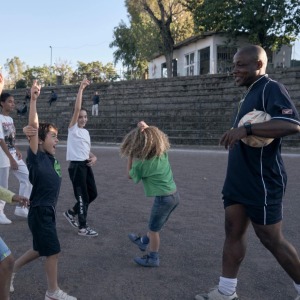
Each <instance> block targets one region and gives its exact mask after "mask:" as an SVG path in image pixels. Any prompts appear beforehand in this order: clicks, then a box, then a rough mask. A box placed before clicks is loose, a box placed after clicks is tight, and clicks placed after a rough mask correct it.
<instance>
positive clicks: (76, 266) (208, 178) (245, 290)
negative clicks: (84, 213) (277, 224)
mask: <svg viewBox="0 0 300 300" xmlns="http://www.w3.org/2000/svg"><path fill="white" fill-rule="evenodd" d="M25 149H26V147H25V145H23V146H21V150H22V151H23V153H24V155H26V151H25ZM65 151H66V148H65V146H63V145H62V146H60V147H58V148H57V158H58V160H59V161H60V162H61V165H62V174H63V183H62V188H61V193H60V197H59V202H58V206H57V229H58V234H59V238H60V242H61V247H62V252H61V255H60V260H59V284H60V287H61V288H62V289H63V290H65V291H66V292H68V293H70V294H71V295H74V296H76V297H78V299H80V300H112V299H129V300H161V299H162V300H165V299H166V300H167V299H174V300H188V299H193V298H194V296H195V294H197V293H200V292H203V291H207V290H208V289H209V288H211V287H213V286H215V285H216V284H217V282H218V278H219V276H220V270H221V253H222V245H223V240H224V229H223V221H224V211H223V206H222V201H221V189H222V185H223V181H224V177H225V171H226V165H227V153H226V151H223V149H222V148H219V149H217V150H207V151H205V150H196V149H174V150H171V151H170V161H171V164H172V167H173V172H174V177H175V180H176V183H177V186H178V190H179V192H180V194H181V203H180V205H179V207H178V208H177V210H176V211H175V212H174V213H173V215H172V216H171V218H170V220H169V222H168V224H167V226H166V227H165V228H164V229H163V231H162V232H161V250H160V260H161V265H160V267H159V268H143V267H140V266H137V265H136V264H135V263H134V262H133V260H132V259H133V258H134V257H135V256H137V255H141V254H143V253H142V252H140V251H139V249H138V248H137V247H135V245H133V244H131V242H130V241H129V239H128V238H127V234H128V233H129V232H137V233H144V232H146V230H147V221H148V216H149V214H150V208H151V205H152V199H151V198H149V199H147V198H146V197H145V196H144V192H143V187H142V184H138V185H135V184H133V183H132V182H131V181H130V180H129V179H127V176H126V171H125V169H126V161H125V160H124V159H121V158H120V156H119V153H118V148H117V147H116V146H95V147H94V148H93V150H92V151H93V152H94V153H95V154H96V155H97V156H98V162H97V165H96V166H95V167H94V173H95V177H96V181H97V186H98V192H99V196H98V198H97V200H96V201H95V202H94V203H93V204H91V206H90V210H89V219H88V221H89V225H90V226H91V227H92V228H94V229H95V230H96V231H98V233H99V236H98V237H96V238H86V237H81V236H78V235H77V231H76V230H75V229H74V228H72V227H71V226H70V225H69V223H68V222H67V221H66V220H65V219H64V217H63V215H62V213H63V212H64V211H65V210H66V209H67V208H69V207H70V206H71V205H73V203H74V196H73V191H72V186H71V183H70V180H69V178H68V173H67V166H68V164H67V162H66V161H65ZM299 158H300V156H299V155H297V154H294V155H293V154H289V155H285V156H284V160H285V163H286V167H287V171H288V175H289V181H288V186H287V193H286V197H285V210H284V233H285V236H286V238H287V239H288V240H290V241H291V242H292V243H293V244H294V246H295V247H296V248H297V249H298V250H299V251H300V239H299V215H300V204H299V192H298V191H299V190H298V188H299V170H300V159H299ZM10 180H11V181H10V183H11V184H10V188H11V189H12V190H14V191H17V182H16V179H15V178H14V177H11V179H10ZM49 184H51V183H50V182H49ZM13 209H14V208H13V207H12V206H10V205H7V206H6V215H7V216H8V217H9V218H10V219H11V220H12V221H13V223H12V224H11V225H0V232H1V236H2V238H3V239H4V240H5V241H6V243H7V244H8V245H9V247H10V248H11V250H12V252H13V254H14V256H15V257H16V258H17V257H19V256H20V255H21V254H23V252H25V251H26V250H28V249H29V248H30V247H31V242H32V240H31V234H30V232H29V229H28V226H27V222H26V220H24V219H22V218H19V217H16V216H14V215H13ZM248 241H249V242H248V252H247V255H246V259H245V260H244V262H243V264H242V267H241V270H240V274H239V283H238V294H239V296H240V299H242V300H250V299H260V300H282V299H285V300H288V299H294V297H295V294H296V293H295V290H294V287H293V285H292V281H291V280H290V279H289V277H288V276H287V275H286V274H285V273H284V271H283V270H282V269H281V268H280V266H279V265H278V264H277V262H276V261H275V259H274V258H273V257H272V255H271V254H270V253H269V252H268V251H267V250H265V249H264V248H263V246H262V245H261V244H260V242H259V241H258V239H257V238H256V237H255V235H254V233H253V230H252V228H250V230H249V239H248ZM43 264H44V259H43V258H41V259H39V260H37V261H35V262H33V263H31V264H29V265H27V266H25V267H24V268H23V269H22V270H21V271H20V272H19V273H18V274H17V277H16V280H15V292H14V293H13V294H12V297H11V299H12V300H31V299H32V300H43V299H44V294H45V291H46V286H47V285H46V278H45V274H44V265H43Z"/></svg>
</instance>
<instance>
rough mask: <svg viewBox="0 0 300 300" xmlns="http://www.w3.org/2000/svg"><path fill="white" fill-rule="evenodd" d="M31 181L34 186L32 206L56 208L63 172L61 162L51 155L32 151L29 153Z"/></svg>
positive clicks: (31, 197)
mask: <svg viewBox="0 0 300 300" xmlns="http://www.w3.org/2000/svg"><path fill="white" fill-rule="evenodd" d="M27 166H28V170H29V180H30V183H31V184H32V192H31V195H30V206H32V207H35V206H53V207H55V206H56V203H57V199H58V195H59V190H60V185H61V170H60V164H59V162H58V161H57V160H56V159H55V158H54V157H53V156H52V155H50V154H48V153H46V152H41V151H38V152H37V154H34V153H33V152H32V151H31V149H30V148H29V149H28V152H27Z"/></svg>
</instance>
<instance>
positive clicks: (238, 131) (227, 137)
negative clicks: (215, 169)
mask: <svg viewBox="0 0 300 300" xmlns="http://www.w3.org/2000/svg"><path fill="white" fill-rule="evenodd" d="M246 136H247V132H246V128H245V127H244V126H241V127H238V128H232V129H230V130H228V131H226V132H225V133H224V134H223V135H222V137H221V139H220V145H223V146H225V149H228V148H229V149H232V148H233V147H234V145H235V144H236V142H237V141H239V140H241V139H243V138H244V137H246Z"/></svg>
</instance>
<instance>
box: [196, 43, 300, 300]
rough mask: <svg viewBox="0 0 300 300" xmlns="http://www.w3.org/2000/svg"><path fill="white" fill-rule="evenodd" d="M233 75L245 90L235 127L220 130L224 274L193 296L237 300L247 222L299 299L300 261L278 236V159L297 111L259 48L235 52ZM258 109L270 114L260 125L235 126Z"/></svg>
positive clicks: (281, 174)
mask: <svg viewBox="0 0 300 300" xmlns="http://www.w3.org/2000/svg"><path fill="white" fill-rule="evenodd" d="M233 62H234V70H233V76H234V78H235V83H236V84H237V85H238V86H245V87H246V88H248V89H247V91H246V93H245V95H244V97H243V99H242V100H241V102H240V104H239V109H238V112H237V115H236V118H235V121H234V124H233V128H232V129H231V130H228V131H227V132H225V133H224V134H223V136H222V137H221V140H220V144H221V145H224V146H225V148H226V149H229V156H228V167H227V175H226V179H225V183H224V187H223V191H222V194H223V201H224V208H225V232H226V237H225V242H224V247H223V260H222V276H221V277H220V280H219V285H218V287H217V288H216V289H214V290H212V291H211V292H209V293H208V294H202V295H196V297H195V299H197V300H204V299H206V300H213V299H215V300H222V299H224V300H226V299H227V300H237V299H238V296H237V294H236V286H237V275H238V271H239V267H240V264H241V262H242V261H243V259H244V256H245V253H246V231H247V228H248V226H249V224H250V223H251V224H252V226H253V228H254V231H255V233H256V235H257V237H258V238H259V239H260V241H261V242H262V244H263V245H264V246H265V247H266V248H267V249H268V250H269V251H270V252H271V253H272V254H273V255H274V257H275V258H276V259H277V261H278V262H279V264H280V265H281V266H282V268H283V269H284V270H285V271H286V272H287V274H288V275H289V276H290V277H291V279H292V280H293V281H294V285H295V288H296V290H297V293H298V296H297V297H296V300H300V260H299V256H298V254H297V252H296V250H295V248H294V247H293V246H292V245H291V244H290V243H289V242H288V241H287V240H285V238H284V236H283V234H282V230H281V229H282V197H283V195H284V192H285V187H286V179H287V177H286V172H285V168H284V165H283V161H282V157H281V141H282V137H284V136H287V135H290V134H294V133H298V132H299V131H300V126H299V125H300V121H299V115H298V112H297V111H296V108H295V106H294V104H293V103H292V101H291V99H290V97H289V95H288V92H287V91H286V89H285V88H284V86H283V85H281V84H280V83H278V82H275V81H273V80H271V79H270V78H268V75H266V67H267V55H266V52H265V51H264V50H263V49H262V48H261V47H259V46H254V45H251V46H247V47H244V48H242V49H240V50H239V51H238V52H237V53H236V54H235V56H234V59H233ZM253 110H260V111H264V112H266V113H268V114H269V115H271V120H270V121H267V122H264V123H257V124H252V125H251V124H249V123H248V124H245V125H244V126H241V127H237V126H238V123H239V120H240V119H241V118H242V117H243V116H244V115H245V114H247V113H248V112H250V111H253ZM252 134H253V135H255V136H260V137H266V138H274V140H273V142H272V143H270V144H269V145H267V146H265V147H262V148H253V147H250V146H248V145H246V144H245V143H243V142H242V141H241V139H243V138H245V137H246V136H249V135H252Z"/></svg>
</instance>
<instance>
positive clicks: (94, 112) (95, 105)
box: [92, 92, 100, 116]
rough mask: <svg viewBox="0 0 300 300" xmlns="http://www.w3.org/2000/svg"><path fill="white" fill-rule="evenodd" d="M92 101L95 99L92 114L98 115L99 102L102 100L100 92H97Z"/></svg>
mask: <svg viewBox="0 0 300 300" xmlns="http://www.w3.org/2000/svg"><path fill="white" fill-rule="evenodd" d="M92 101H93V106H92V116H98V109H99V102H100V99H99V94H98V92H95V95H94V96H93V99H92Z"/></svg>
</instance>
